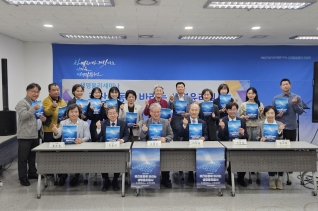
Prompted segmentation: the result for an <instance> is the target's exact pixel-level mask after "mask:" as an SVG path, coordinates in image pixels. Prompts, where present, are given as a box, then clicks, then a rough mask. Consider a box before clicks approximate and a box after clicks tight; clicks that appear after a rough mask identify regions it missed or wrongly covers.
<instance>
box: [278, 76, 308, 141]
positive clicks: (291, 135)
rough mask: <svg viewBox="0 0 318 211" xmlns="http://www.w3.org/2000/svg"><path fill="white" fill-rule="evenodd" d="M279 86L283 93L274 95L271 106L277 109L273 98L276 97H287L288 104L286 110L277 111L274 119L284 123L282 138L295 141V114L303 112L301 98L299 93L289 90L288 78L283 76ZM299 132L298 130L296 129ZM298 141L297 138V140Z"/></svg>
mask: <svg viewBox="0 0 318 211" xmlns="http://www.w3.org/2000/svg"><path fill="white" fill-rule="evenodd" d="M280 88H281V89H282V91H283V93H281V94H279V95H276V96H275V97H274V99H273V103H272V105H273V107H274V108H275V109H276V110H277V108H276V105H275V100H276V99H277V98H287V99H288V105H287V111H286V112H277V113H278V114H277V115H276V119H277V120H278V121H280V122H282V123H284V124H286V126H285V129H284V131H283V139H289V140H290V141H296V129H297V121H296V114H298V115H301V114H302V113H303V112H304V109H303V106H302V100H301V98H300V96H299V95H297V94H294V93H292V92H291V91H290V88H291V83H290V80H289V79H287V78H284V79H282V80H281V81H280ZM298 132H299V131H298ZM298 141H299V140H298Z"/></svg>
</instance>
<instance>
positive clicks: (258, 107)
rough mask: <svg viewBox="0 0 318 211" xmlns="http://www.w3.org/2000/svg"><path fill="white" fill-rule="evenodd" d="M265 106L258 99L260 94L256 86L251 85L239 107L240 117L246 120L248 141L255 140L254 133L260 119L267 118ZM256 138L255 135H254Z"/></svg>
mask: <svg viewBox="0 0 318 211" xmlns="http://www.w3.org/2000/svg"><path fill="white" fill-rule="evenodd" d="M263 110H264V106H263V104H262V103H261V102H260V101H259V100H258V94H257V91H256V89H255V88H254V87H250V88H248V89H247V91H246V101H245V102H244V103H242V104H241V106H240V109H239V117H240V118H244V119H245V120H246V129H247V133H248V137H249V139H248V141H251V140H252V141H256V140H253V137H252V133H253V130H256V127H257V124H258V123H259V121H261V120H263V119H265V116H264V114H263ZM254 139H255V137H254Z"/></svg>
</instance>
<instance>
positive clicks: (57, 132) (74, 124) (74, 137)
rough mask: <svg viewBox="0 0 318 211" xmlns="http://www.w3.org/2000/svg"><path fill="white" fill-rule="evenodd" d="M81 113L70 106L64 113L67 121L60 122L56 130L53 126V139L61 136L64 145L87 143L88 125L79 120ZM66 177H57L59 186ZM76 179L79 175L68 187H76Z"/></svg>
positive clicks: (74, 106)
mask: <svg viewBox="0 0 318 211" xmlns="http://www.w3.org/2000/svg"><path fill="white" fill-rule="evenodd" d="M81 113H82V112H81V108H80V107H79V106H78V105H76V104H71V105H70V106H68V108H67V111H66V116H67V117H68V119H66V120H63V121H61V122H60V126H59V127H58V128H57V125H56V124H54V125H53V128H52V130H53V137H54V138H55V139H58V138H60V137H61V136H62V141H63V142H64V143H65V144H81V143H83V142H87V141H88V140H89V139H90V133H89V129H88V123H87V122H85V121H83V120H81V119H80V118H79V116H80V115H81ZM67 176H68V175H67V174H61V175H59V177H60V180H59V186H63V185H64V184H65V180H66V178H67ZM78 179H79V174H75V177H74V178H73V179H72V180H71V183H70V185H71V186H76V185H77V183H78Z"/></svg>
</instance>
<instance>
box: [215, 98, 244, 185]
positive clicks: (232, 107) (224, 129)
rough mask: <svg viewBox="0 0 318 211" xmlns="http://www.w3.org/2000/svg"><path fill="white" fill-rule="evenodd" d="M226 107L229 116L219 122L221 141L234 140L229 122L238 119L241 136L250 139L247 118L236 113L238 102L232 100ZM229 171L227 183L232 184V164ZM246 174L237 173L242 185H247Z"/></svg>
mask: <svg viewBox="0 0 318 211" xmlns="http://www.w3.org/2000/svg"><path fill="white" fill-rule="evenodd" d="M225 108H226V112H227V114H228V116H225V117H223V118H222V119H220V122H219V126H220V127H219V133H218V136H219V138H220V140H221V141H232V138H230V134H229V128H228V122H229V121H236V120H240V121H241V127H240V128H239V129H238V131H237V132H238V133H239V136H240V137H239V138H241V139H246V140H248V134H247V130H246V123H245V119H242V118H239V117H236V114H237V112H238V105H237V104H236V103H233V102H230V103H228V104H226V107H225ZM227 171H228V175H229V178H228V181H227V183H228V184H229V185H232V180H231V164H230V165H229V168H228V169H227ZM244 176H245V172H238V173H237V177H238V178H237V181H238V183H239V184H240V185H241V186H243V187H246V186H247V183H246V182H245V180H244Z"/></svg>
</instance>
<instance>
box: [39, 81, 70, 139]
mask: <svg viewBox="0 0 318 211" xmlns="http://www.w3.org/2000/svg"><path fill="white" fill-rule="evenodd" d="M48 89H49V96H48V97H47V98H45V99H44V100H43V109H44V114H45V116H46V117H47V120H46V122H45V123H44V124H43V130H44V140H43V142H59V141H61V139H60V138H59V139H55V138H54V137H53V130H52V128H53V124H55V125H59V123H60V121H59V119H58V113H59V108H60V107H64V106H66V103H65V101H64V100H63V99H62V98H61V97H60V88H59V85H58V84H56V83H51V84H49V86H48ZM64 119H65V118H64Z"/></svg>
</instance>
